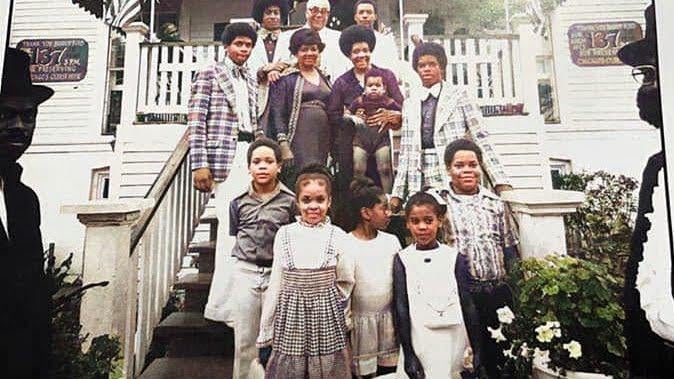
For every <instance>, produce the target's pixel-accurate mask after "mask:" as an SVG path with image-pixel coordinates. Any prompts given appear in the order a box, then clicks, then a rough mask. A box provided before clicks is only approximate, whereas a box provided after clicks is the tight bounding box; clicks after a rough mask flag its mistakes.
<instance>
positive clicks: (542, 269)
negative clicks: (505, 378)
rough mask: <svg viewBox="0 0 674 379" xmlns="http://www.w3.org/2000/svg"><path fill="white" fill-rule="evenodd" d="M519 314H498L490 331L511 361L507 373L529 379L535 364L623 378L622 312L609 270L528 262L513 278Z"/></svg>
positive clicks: (569, 260) (574, 262) (551, 259)
mask: <svg viewBox="0 0 674 379" xmlns="http://www.w3.org/2000/svg"><path fill="white" fill-rule="evenodd" d="M509 282H510V284H511V285H512V288H514V289H515V297H514V300H515V304H514V309H510V308H508V307H504V308H501V309H499V310H498V311H497V314H498V320H499V322H500V326H499V327H498V328H496V329H494V328H489V329H488V330H489V332H490V333H491V336H492V338H493V339H494V340H496V341H497V342H498V343H499V346H501V347H502V348H503V354H504V355H505V356H506V357H508V360H507V363H506V367H503V368H502V369H503V370H504V371H508V372H512V373H513V374H514V376H515V377H517V378H529V377H530V375H531V369H532V364H533V363H537V364H539V365H544V366H547V367H549V368H551V369H553V370H559V371H560V372H561V373H562V374H564V373H565V370H573V371H585V372H594V373H602V374H608V375H613V376H614V377H615V378H620V377H622V376H623V373H624V369H625V361H624V358H623V357H624V353H625V341H624V337H623V336H622V321H623V319H624V314H623V310H622V308H621V306H620V304H619V303H618V300H617V299H616V297H615V293H616V288H615V287H616V286H617V285H618V284H617V280H616V279H614V278H613V277H612V276H611V275H610V274H608V272H607V271H606V268H604V267H602V266H600V265H597V264H595V263H593V262H590V261H586V260H582V259H578V258H573V257H569V256H556V255H551V256H548V257H546V258H545V259H527V260H524V261H522V262H520V264H519V265H518V266H516V267H515V269H514V270H513V272H512V274H511V275H510V277H509Z"/></svg>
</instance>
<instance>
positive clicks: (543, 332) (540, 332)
mask: <svg viewBox="0 0 674 379" xmlns="http://www.w3.org/2000/svg"><path fill="white" fill-rule="evenodd" d="M535 332H536V339H537V340H538V342H550V341H552V339H553V338H555V332H553V331H552V329H550V327H548V325H541V326H539V327H538V328H536V329H535Z"/></svg>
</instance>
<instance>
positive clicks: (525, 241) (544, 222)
mask: <svg viewBox="0 0 674 379" xmlns="http://www.w3.org/2000/svg"><path fill="white" fill-rule="evenodd" d="M501 198H502V199H503V200H505V201H507V202H508V203H509V204H510V208H511V209H512V212H513V214H514V216H515V218H516V220H517V222H518V224H519V234H520V235H519V237H520V239H519V250H520V254H521V256H522V258H531V257H535V258H543V257H545V256H546V255H548V254H551V253H557V254H566V253H567V251H566V228H565V226H564V215H565V214H569V213H574V212H575V211H576V209H577V208H578V206H580V204H581V203H582V202H583V201H584V200H585V194H584V193H582V192H576V191H562V190H512V191H504V192H502V193H501Z"/></svg>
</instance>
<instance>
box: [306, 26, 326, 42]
mask: <svg viewBox="0 0 674 379" xmlns="http://www.w3.org/2000/svg"><path fill="white" fill-rule="evenodd" d="M303 28H306V29H311V26H309V23H306V24H304V26H303ZM327 33H328V25H325V26H324V27H323V28H321V30H319V31H318V35H319V36H321V41H322V42H323V43H327V42H326V41H325V36H327Z"/></svg>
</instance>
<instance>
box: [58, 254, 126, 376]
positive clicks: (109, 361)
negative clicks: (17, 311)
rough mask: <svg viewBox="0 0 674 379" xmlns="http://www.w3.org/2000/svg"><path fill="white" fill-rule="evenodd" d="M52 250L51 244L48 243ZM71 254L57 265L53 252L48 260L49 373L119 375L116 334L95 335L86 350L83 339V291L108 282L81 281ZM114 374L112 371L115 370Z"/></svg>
mask: <svg viewBox="0 0 674 379" xmlns="http://www.w3.org/2000/svg"><path fill="white" fill-rule="evenodd" d="M50 251H53V245H52V246H50ZM72 259H73V255H72V253H71V254H70V256H69V257H68V258H67V259H66V260H65V261H63V262H61V263H60V264H59V265H58V266H56V263H55V259H54V257H53V254H49V257H48V260H47V281H48V285H49V291H50V294H51V297H52V305H51V320H52V373H51V377H53V378H55V379H61V378H63V379H66V378H67V379H73V378H77V379H108V378H110V377H113V378H114V377H117V378H119V377H121V373H120V367H119V365H120V364H121V359H120V351H121V348H120V343H119V340H118V338H117V337H114V336H113V337H111V336H109V335H107V334H106V335H102V336H97V337H94V338H93V339H92V340H91V345H90V347H89V349H88V350H87V351H86V352H82V343H84V342H85V341H86V340H87V339H88V338H89V335H88V334H87V335H82V334H81V329H82V325H81V324H80V321H79V320H80V303H81V301H82V296H83V295H84V293H85V292H86V291H87V290H88V289H91V288H94V287H100V286H105V285H107V282H101V283H94V284H88V285H82V280H81V278H80V277H79V276H74V275H72V274H71V273H70V266H71V265H72ZM115 371H116V372H117V374H114V372H115Z"/></svg>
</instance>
